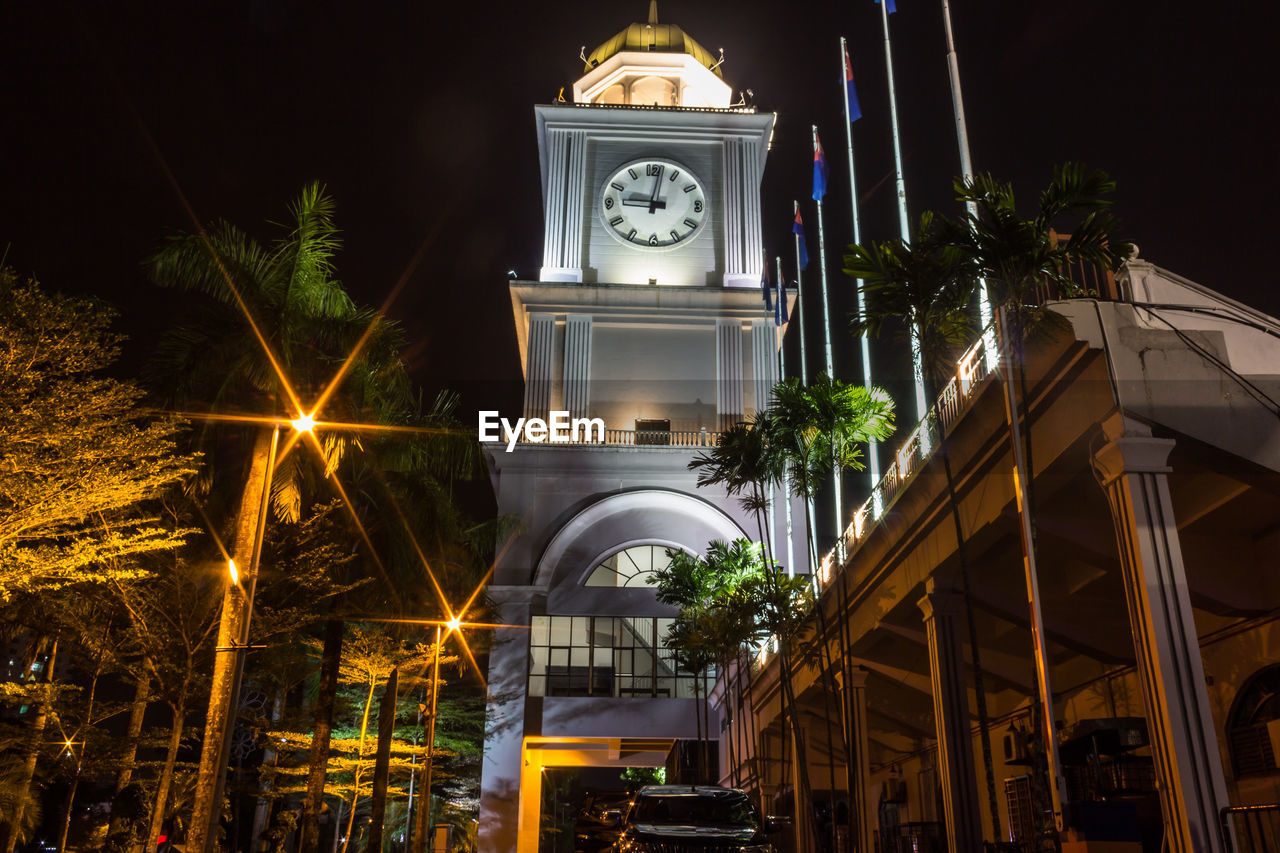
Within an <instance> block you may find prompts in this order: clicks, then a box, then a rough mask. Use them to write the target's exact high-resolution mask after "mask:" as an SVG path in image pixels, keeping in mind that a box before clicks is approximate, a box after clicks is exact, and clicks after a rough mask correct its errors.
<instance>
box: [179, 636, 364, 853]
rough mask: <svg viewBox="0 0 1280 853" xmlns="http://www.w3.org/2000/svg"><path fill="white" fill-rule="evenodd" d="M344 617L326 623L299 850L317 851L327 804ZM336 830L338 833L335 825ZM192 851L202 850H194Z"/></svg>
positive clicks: (303, 802)
mask: <svg viewBox="0 0 1280 853" xmlns="http://www.w3.org/2000/svg"><path fill="white" fill-rule="evenodd" d="M344 627H345V626H344V624H343V622H342V620H341V619H332V618H331V619H329V620H328V621H326V622H325V623H324V651H323V652H322V654H321V658H320V690H319V694H318V695H317V696H316V718H315V725H314V726H313V728H312V735H311V764H310V770H309V772H308V774H307V796H306V798H305V799H304V800H303V801H302V838H301V840H300V841H299V843H298V853H318V851H319V849H320V810H321V809H322V808H323V807H324V783H325V777H326V776H327V775H328V772H329V740H330V738H331V737H332V735H333V703H334V697H335V696H336V694H337V692H338V665H339V664H340V663H341V661H342V632H343V629H344ZM334 832H337V827H336V825H335V827H334ZM191 853H200V851H197V850H192V851H191Z"/></svg>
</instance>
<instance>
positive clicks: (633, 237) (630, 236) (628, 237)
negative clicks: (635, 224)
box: [627, 228, 636, 240]
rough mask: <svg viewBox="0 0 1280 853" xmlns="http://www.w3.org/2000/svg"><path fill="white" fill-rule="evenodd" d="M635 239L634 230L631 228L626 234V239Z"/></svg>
mask: <svg viewBox="0 0 1280 853" xmlns="http://www.w3.org/2000/svg"><path fill="white" fill-rule="evenodd" d="M635 237H636V229H634V228H632V229H631V231H630V232H629V233H628V234H627V239H628V240H634V239H635Z"/></svg>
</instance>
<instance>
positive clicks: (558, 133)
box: [538, 130, 586, 281]
mask: <svg viewBox="0 0 1280 853" xmlns="http://www.w3.org/2000/svg"><path fill="white" fill-rule="evenodd" d="M585 169H586V132H585V131H581V130H552V131H550V132H549V133H548V135H547V190H546V197H545V199H544V205H545V207H544V216H545V218H546V228H545V229H544V232H543V242H542V270H541V272H540V273H539V276H538V277H539V278H540V279H541V280H542V281H582V229H583V226H584V218H583V215H582V211H583V204H584V203H585V202H584V196H583V192H584V181H585Z"/></svg>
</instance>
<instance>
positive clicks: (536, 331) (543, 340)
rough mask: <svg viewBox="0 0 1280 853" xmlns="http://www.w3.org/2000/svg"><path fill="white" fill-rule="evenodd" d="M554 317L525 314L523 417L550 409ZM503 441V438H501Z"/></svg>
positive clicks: (542, 415)
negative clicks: (527, 315) (525, 351)
mask: <svg viewBox="0 0 1280 853" xmlns="http://www.w3.org/2000/svg"><path fill="white" fill-rule="evenodd" d="M555 331H556V316H555V315H554V314H530V315H529V353H528V357H527V359H526V368H525V377H524V416H525V417H526V418H546V416H547V412H548V411H550V409H551V382H552V379H553V378H554V377H553V376H552V351H553V350H554V347H555ZM504 440H505V439H504Z"/></svg>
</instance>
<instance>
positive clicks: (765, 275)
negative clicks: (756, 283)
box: [760, 260, 773, 311]
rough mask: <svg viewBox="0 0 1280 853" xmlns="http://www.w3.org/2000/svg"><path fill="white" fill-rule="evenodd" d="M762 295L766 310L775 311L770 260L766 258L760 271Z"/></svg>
mask: <svg viewBox="0 0 1280 853" xmlns="http://www.w3.org/2000/svg"><path fill="white" fill-rule="evenodd" d="M760 296H761V298H762V299H764V308H765V310H766V311H773V285H772V284H770V282H769V262H768V261H767V260H766V261H765V264H764V269H763V270H761V272H760Z"/></svg>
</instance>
